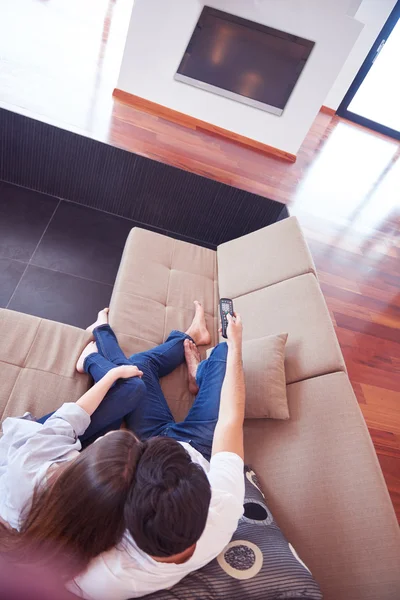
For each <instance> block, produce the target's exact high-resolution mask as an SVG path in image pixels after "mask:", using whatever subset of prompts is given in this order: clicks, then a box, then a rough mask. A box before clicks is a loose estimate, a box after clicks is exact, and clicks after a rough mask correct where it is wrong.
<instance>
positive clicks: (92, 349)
mask: <svg viewBox="0 0 400 600" xmlns="http://www.w3.org/2000/svg"><path fill="white" fill-rule="evenodd" d="M99 314H100V313H99ZM93 352H97V345H96V342H89V343H88V345H87V346H86V347H85V348H84V349H83V351H82V354H81V355H80V357H79V358H78V362H77V363H76V370H77V371H78V373H84V372H85V369H84V368H83V363H84V362H85V358H86V357H87V356H89V354H93Z"/></svg>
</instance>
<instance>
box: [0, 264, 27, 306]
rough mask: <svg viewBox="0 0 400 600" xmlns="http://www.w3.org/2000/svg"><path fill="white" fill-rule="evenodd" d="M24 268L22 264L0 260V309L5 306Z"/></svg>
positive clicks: (24, 265)
mask: <svg viewBox="0 0 400 600" xmlns="http://www.w3.org/2000/svg"><path fill="white" fill-rule="evenodd" d="M25 268H26V264H25V263H23V262H18V261H16V260H12V259H11V258H0V308H5V307H6V306H7V304H8V302H9V300H10V298H11V296H12V294H13V292H14V290H15V288H16V286H17V283H18V282H19V280H20V279H21V275H22V273H23V272H24V271H25Z"/></svg>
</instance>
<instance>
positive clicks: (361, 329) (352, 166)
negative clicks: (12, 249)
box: [0, 0, 400, 520]
mask: <svg viewBox="0 0 400 600" xmlns="http://www.w3.org/2000/svg"><path fill="white" fill-rule="evenodd" d="M22 2H23V4H24V6H25V8H27V10H28V9H29V11H28V12H26V13H24V11H23V10H21V3H22ZM131 2H132V0H110V1H109V2H107V1H106V0H86V2H85V3H82V2H81V1H80V0H49V1H47V2H44V0H42V1H41V2H37V1H33V0H32V1H30V0H21V1H20V2H19V3H18V19H15V20H14V21H13V22H14V23H17V22H18V23H19V26H20V25H21V23H22V22H25V26H24V30H23V33H24V35H19V36H16V35H14V37H13V38H12V39H11V41H10V40H9V42H10V43H11V52H13V56H10V68H9V70H7V69H6V71H5V76H4V75H3V76H2V77H0V90H1V91H0V105H1V106H4V107H5V108H9V109H12V108H13V106H14V108H15V110H16V111H17V112H20V111H25V113H27V114H30V115H31V116H35V114H36V116H37V117H38V118H42V119H43V120H48V121H49V122H52V123H54V124H58V125H59V126H61V127H65V126H66V123H71V126H70V128H71V129H72V130H74V131H76V130H77V131H82V132H84V133H85V134H88V135H91V136H93V137H96V138H97V139H105V140H107V139H108V140H109V142H110V143H111V144H113V145H116V146H119V147H122V148H125V149H127V150H132V151H134V152H137V153H139V154H143V155H146V156H150V157H152V158H155V159H158V160H161V161H163V162H166V163H169V164H173V165H176V166H179V167H182V168H184V169H187V170H189V171H193V172H195V173H199V174H201V175H205V176H207V177H211V178H213V179H216V180H218V181H222V182H225V183H228V184H231V185H234V186H236V187H240V188H243V189H246V190H248V191H252V192H255V193H257V194H260V195H263V196H267V197H269V198H272V199H274V200H278V201H281V202H284V203H286V204H288V206H289V207H290V211H291V213H292V214H295V215H297V216H298V218H299V220H300V222H301V224H302V226H303V228H304V231H305V234H306V237H307V240H308V242H309V244H310V247H311V251H312V254H313V257H314V260H315V262H316V266H317V269H318V273H319V279H320V283H321V286H322V290H323V292H324V295H325V299H326V301H327V304H328V308H329V311H330V314H331V317H332V320H333V323H334V325H335V329H336V333H337V335H338V338H339V342H340V345H341V347H342V350H343V353H344V356H345V359H346V363H347V366H348V371H349V375H350V379H351V381H352V384H353V387H354V390H355V393H356V395H357V398H358V401H359V403H360V407H361V409H362V411H363V414H364V416H365V419H366V421H367V424H368V426H369V430H370V432H371V435H372V438H373V441H374V444H375V448H376V450H377V453H378V457H379V460H380V463H381V466H382V469H383V472H384V475H385V478H386V482H387V484H388V487H389V491H390V493H391V497H392V501H393V503H394V506H395V508H396V511H397V515H398V518H399V520H400V401H399V398H400V377H399V374H400V293H399V290H400V206H399V200H400V194H399V189H400V160H399V158H400V144H399V143H397V142H394V141H393V140H391V139H389V138H385V137H382V136H379V135H377V134H374V133H372V132H370V131H368V130H366V129H363V128H361V127H357V126H355V125H352V124H350V123H347V122H346V121H343V120H341V119H339V118H337V117H333V118H332V117H330V116H328V115H325V114H319V115H318V116H317V118H316V120H315V122H314V124H313V126H312V128H311V130H310V132H309V134H308V136H307V138H306V139H305V141H304V143H303V146H302V148H301V150H300V152H299V155H298V160H297V162H296V163H295V164H287V163H284V162H280V161H277V160H275V159H273V158H268V157H266V156H264V155H262V154H259V153H257V152H256V151H253V150H249V149H246V148H243V147H241V146H240V145H238V144H235V143H233V142H229V141H225V140H222V139H219V138H216V137H215V136H213V135H211V134H207V133H204V132H199V131H192V130H188V129H185V128H184V127H181V126H178V125H174V124H173V123H169V122H167V121H165V120H163V119H161V118H157V117H154V116H151V115H148V114H146V113H143V112H140V111H137V110H134V109H132V108H130V107H128V106H124V105H122V104H118V103H114V104H113V102H112V99H111V90H112V87H113V85H112V80H114V81H115V80H116V77H117V75H118V68H117V66H116V65H117V62H118V61H117V60H116V57H117V55H118V56H120V55H121V51H122V44H123V42H122V40H121V39H117V38H118V35H117V34H115V35H114V37H113V33H112V32H113V31H119V32H120V35H121V36H122V31H123V27H127V24H128V23H127V20H126V21H124V19H122V18H121V19H120V18H117V17H118V15H121V14H122V12H124V11H125V12H126V14H128V13H129V6H128V5H130V3H131ZM4 4H6V5H7V7H8V8H10V10H12V11H14V13H15V11H16V10H17V9H16V8H13V6H14V4H16V3H14V0H3V3H2V8H3V5H4ZM84 4H85V6H86V8H87V11H88V12H85V11H84V10H83V9H82V5H84ZM94 4H96V8H95V10H94ZM33 5H37V6H35V8H33ZM81 9H82V10H81ZM40 11H42V12H40ZM46 11H48V12H47V13H46ZM58 11H62V12H63V19H64V20H63V19H58V16H57V15H58V14H59V12H58ZM82 11H83V12H82ZM107 11H108V12H107ZM39 14H40V15H43V18H44V19H45V16H47V20H44V21H43V23H44V24H45V33H46V34H49V35H50V34H51V36H52V38H50V39H52V40H53V41H52V43H51V44H50V45H49V46H47V47H46V48H45V49H44V50H43V55H42V56H40V57H39V58H40V59H41V60H42V59H43V56H44V57H47V59H48V62H46V65H47V67H46V68H47V74H49V73H50V75H46V73H42V72H41V71H40V69H39V67H38V64H39V65H40V60H39V62H38V60H37V57H38V55H37V54H35V52H36V50H35V51H32V52H33V54H32V58H30V55H29V52H30V51H31V49H30V47H29V46H24V47H19V45H18V44H19V43H20V42H19V40H20V39H25V37H26V35H28V34H29V35H33V32H32V31H31V32H30V31H29V29H32V30H34V29H36V31H37V32H38V37H39V38H43V40H45V39H49V38H46V37H43V36H44V33H43V24H42V23H41V21H40V20H39V19H38V15H39ZM107 14H108V15H109V17H108V18H109V19H110V18H111V16H112V21H111V24H109V25H108V26H106V28H105V29H104V31H105V32H107V31H108V27H110V35H109V37H108V43H107V33H105V35H104V36H103V34H102V26H101V20H102V19H103V21H104V18H105V17H106V20H107ZM50 16H51V22H50ZM65 19H66V21H65ZM66 23H67V24H68V25H67V24H66ZM10 27H11V25H10V23H9V24H8V26H6V25H4V21H3V22H2V25H0V28H2V29H0V56H4V45H5V44H4V39H5V38H4V31H5V30H6V29H10ZM65 28H66V29H65ZM74 28H75V29H74ZM65 31H68V32H69V33H68V36H67V37H68V39H67V40H64V44H62V43H60V44H58V40H59V39H60V36H62V35H65ZM83 31H85V32H86V33H85V34H84V36H83V37H84V38H85V39H86V42H85V44H79V43H76V42H77V40H78V39H80V40H81V41H82V32H83ZM79 35H81V37H79ZM102 36H103V37H102ZM17 37H18V39H17ZM8 39H9V38H8ZM43 40H42V43H43V44H44V43H45V42H44V41H43ZM112 40H113V41H112ZM62 47H67V48H68V50H69V66H68V68H67V66H66V65H65V64H64V62H63V61H62V60H61V58H62ZM60 48H61V50H60ZM103 51H105V52H106V56H107V53H108V56H109V57H110V62H109V63H108V64H109V65H110V68H109V70H108V71H107V69H105V70H103V66H102V65H104V64H107V59H104V61H103V62H102V60H101V59H100V58H99V59H98V57H101V56H102V52H103ZM60 53H61V54H60ZM35 56H36V59H35ZM53 56H54V57H58V58H56V59H55V62H52V57H53ZM60 56H61V58H60ZM111 57H114V58H113V59H112V58H111ZM13 61H14V62H13ZM12 62H13V64H14V66H15V65H17V66H16V67H15V71H14V69H13V67H12ZM94 65H97V67H96V68H98V70H96V71H95V72H93V70H92V69H93V66H94ZM111 65H113V66H111ZM81 68H82V70H80V69H81ZM32 69H33V70H34V73H35V77H32V78H31V79H29V77H28V75H27V71H28V72H29V71H30V70H32ZM59 69H60V71H59ZM85 69H86V70H85ZM60 73H62V77H61V76H59V75H60ZM79 73H81V74H82V75H81V76H79ZM102 73H104V77H106V79H107V77H108V79H107V81H108V83H107V85H106V84H104V86H102V85H100V84H96V81H100V82H102V81H105V80H103V75H102ZM28 74H29V73H28ZM51 74H53V77H54V79H52V76H51ZM24 77H28V79H27V82H28V83H27V84H26V85H28V84H29V85H30V86H31V87H30V88H29V89H30V90H31V91H32V90H33V92H35V93H30V94H25V93H24V91H23V83H21V82H22V81H23V79H24ZM113 78H114V79H113ZM85 81H87V82H89V83H88V85H84V83H85ZM35 82H37V88H35V87H34V84H35ZM81 84H82V85H81ZM19 86H21V89H20V88H19ZM80 92H81V94H80ZM63 96H65V98H64V100H63ZM78 98H79V101H78ZM90 99H91V100H90ZM21 106H24V107H25V108H21ZM99 107H100V108H99ZM101 107H105V108H104V110H102V109H101ZM111 108H112V115H111V116H110V110H111ZM47 113H48V114H47ZM38 115H39V116H38ZM46 115H47V116H46ZM110 119H111V121H110ZM107 136H108V137H107ZM25 260H26V259H25ZM14 267H15V269H16V271H17V272H16V277H17V276H18V273H19V271H18V269H19V268H20V267H18V265H14ZM35 268H38V267H35ZM68 269H70V267H68ZM101 284H102V285H109V284H108V283H107V282H103V281H102V282H101Z"/></svg>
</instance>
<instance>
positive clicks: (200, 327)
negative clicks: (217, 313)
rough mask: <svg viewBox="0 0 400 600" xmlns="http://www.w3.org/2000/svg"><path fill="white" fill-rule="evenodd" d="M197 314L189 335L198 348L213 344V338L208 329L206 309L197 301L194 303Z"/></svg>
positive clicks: (188, 332) (188, 331)
mask: <svg viewBox="0 0 400 600" xmlns="http://www.w3.org/2000/svg"><path fill="white" fill-rule="evenodd" d="M194 305H195V307H196V312H195V315H194V318H193V321H192V324H191V326H190V327H189V329H188V330H187V332H186V333H187V334H188V335H190V337H191V338H192V339H193V340H194V342H195V344H196V346H206V345H207V344H209V343H210V342H211V336H210V333H209V331H208V329H207V325H206V318H205V316H204V308H203V307H202V305H201V304H200V302H198V301H197V300H195V301H194Z"/></svg>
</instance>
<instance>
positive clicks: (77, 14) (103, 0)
mask: <svg viewBox="0 0 400 600" xmlns="http://www.w3.org/2000/svg"><path fill="white" fill-rule="evenodd" d="M132 6H133V0H18V2H15V0H2V1H1V6H0V106H1V107H3V108H8V109H9V110H14V111H15V112H20V113H21V114H26V115H28V116H32V117H34V118H37V119H40V120H43V121H46V122H48V123H51V124H53V125H58V126H59V127H63V128H65V129H68V130H70V131H75V132H76V133H82V134H83V135H89V136H91V137H95V138H96V139H100V140H104V139H106V137H107V134H108V127H109V122H110V117H111V112H112V106H113V100H112V91H113V89H114V88H115V86H116V82H117V79H118V73H119V68H120V63H121V60H122V54H123V50H124V45H125V39H126V33H127V29H128V25H129V19H130V15H131V10H132Z"/></svg>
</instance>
